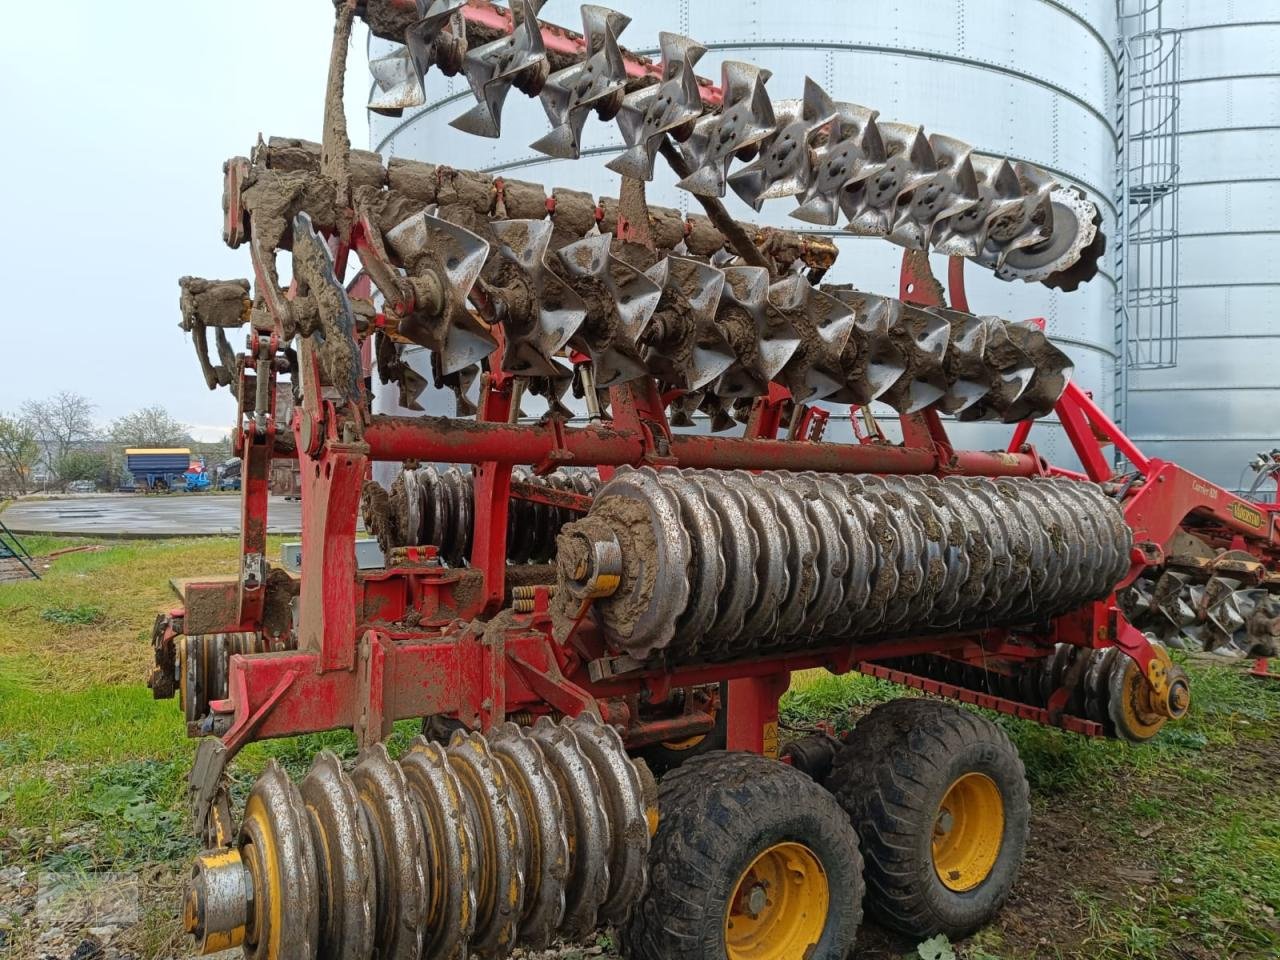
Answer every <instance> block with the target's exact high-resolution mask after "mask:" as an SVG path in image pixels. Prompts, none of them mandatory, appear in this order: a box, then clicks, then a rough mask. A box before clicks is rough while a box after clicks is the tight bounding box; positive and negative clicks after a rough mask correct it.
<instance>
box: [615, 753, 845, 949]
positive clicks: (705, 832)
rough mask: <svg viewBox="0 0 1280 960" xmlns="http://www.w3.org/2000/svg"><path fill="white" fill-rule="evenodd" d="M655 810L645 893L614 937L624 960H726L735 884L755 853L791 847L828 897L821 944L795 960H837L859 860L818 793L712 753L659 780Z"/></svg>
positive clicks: (788, 774) (787, 772)
mask: <svg viewBox="0 0 1280 960" xmlns="http://www.w3.org/2000/svg"><path fill="white" fill-rule="evenodd" d="M658 803H659V810H660V813H661V819H660V821H659V825H658V832H657V834H656V835H655V836H654V838H653V845H652V847H651V849H650V853H649V887H648V890H647V891H646V892H645V895H644V897H643V898H641V900H640V902H639V903H637V904H636V907H635V909H634V910H633V911H632V913H631V916H630V918H629V919H628V921H627V923H626V924H625V925H624V926H623V927H622V929H621V931H620V932H621V941H622V942H621V947H622V954H623V956H624V957H626V958H628V960H705V958H707V957H724V956H726V948H725V936H724V934H725V915H726V911H727V909H728V907H729V901H730V898H731V897H732V896H733V893H734V890H735V888H736V886H737V883H738V880H739V878H740V877H741V876H742V874H743V873H744V872H745V871H746V869H747V867H748V866H749V865H750V864H751V863H752V862H753V861H754V860H755V859H756V857H757V856H758V855H759V854H760V853H762V852H763V851H764V850H766V849H768V848H769V847H771V846H773V845H774V844H777V843H783V842H788V841H791V842H797V843H803V844H804V845H805V846H806V847H808V848H809V850H810V851H811V852H812V853H813V854H814V856H815V857H816V858H817V859H818V861H819V863H820V864H821V866H822V869H823V871H824V872H825V873H826V876H827V883H828V889H829V891H830V896H831V900H830V908H829V910H828V914H827V919H826V923H825V926H824V927H823V931H822V935H821V936H820V938H819V940H818V943H817V945H816V946H815V947H813V948H812V949H810V950H808V951H806V952H805V953H804V960H845V958H846V957H847V956H848V955H849V953H850V951H851V950H852V949H853V943H854V939H855V938H856V936H857V932H858V926H859V924H860V923H861V922H862V895H863V887H862V857H861V856H860V855H859V853H858V837H857V834H856V833H855V832H854V830H853V828H852V826H851V825H850V823H849V819H848V817H847V816H846V815H845V814H844V811H842V810H841V809H840V807H839V805H838V804H837V803H836V802H835V800H834V799H833V798H832V796H831V795H830V794H829V793H827V791H825V790H824V789H822V787H820V786H818V785H817V784H816V783H814V782H813V781H812V780H811V779H809V778H808V777H807V776H805V775H804V774H803V773H800V772H799V771H798V770H793V769H791V767H789V766H787V765H786V764H784V763H779V762H778V761H776V760H770V759H768V758H766V757H761V756H758V755H756V754H751V753H726V752H723V751H720V752H715V753H707V754H703V755H702V756H699V757H694V758H693V759H691V760H690V761H689V762H687V763H685V764H683V765H682V766H680V767H679V768H677V769H676V770H673V771H671V772H670V773H669V774H667V776H665V777H664V778H663V779H662V781H661V783H660V785H659V800H658ZM796 960H801V957H799V956H797V957H796Z"/></svg>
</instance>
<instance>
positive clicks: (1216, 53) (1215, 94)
mask: <svg viewBox="0 0 1280 960" xmlns="http://www.w3.org/2000/svg"><path fill="white" fill-rule="evenodd" d="M1164 26H1165V28H1167V29H1176V30H1178V31H1179V32H1180V35H1181V64H1180V65H1181V83H1180V85H1179V92H1180V95H1181V102H1180V111H1179V130H1180V133H1179V138H1178V140H1179V143H1178V147H1179V159H1180V162H1181V170H1180V173H1179V183H1180V185H1179V207H1180V210H1179V221H1180V224H1179V229H1180V233H1181V239H1180V241H1179V244H1178V257H1179V263H1178V270H1179V276H1178V281H1179V285H1180V290H1179V308H1178V340H1179V342H1178V351H1177V359H1178V362H1177V365H1176V366H1174V367H1172V368H1169V369H1164V370H1147V371H1138V370H1135V371H1132V372H1131V373H1130V380H1129V430H1130V432H1131V433H1132V434H1133V436H1134V437H1135V439H1137V440H1138V442H1139V445H1140V446H1141V447H1142V448H1143V449H1144V450H1145V451H1147V452H1148V453H1149V454H1151V455H1153V456H1158V457H1161V458H1163V459H1166V460H1172V461H1175V462H1177V463H1180V464H1182V465H1184V466H1186V467H1187V468H1188V469H1190V470H1193V471H1195V472H1196V473H1198V474H1201V475H1202V476H1204V477H1207V478H1208V479H1210V480H1213V481H1215V482H1217V483H1220V484H1222V485H1224V486H1226V487H1228V488H1232V489H1234V488H1236V487H1237V486H1238V485H1240V484H1241V482H1242V477H1243V483H1244V485H1245V486H1247V485H1248V482H1249V477H1251V475H1248V474H1243V470H1244V467H1245V463H1246V462H1247V461H1248V459H1249V458H1250V456H1251V455H1252V454H1253V453H1254V452H1255V451H1257V450H1265V449H1270V448H1271V447H1274V446H1277V445H1280V429H1278V428H1277V426H1276V423H1275V419H1276V414H1275V411H1276V410H1277V408H1278V406H1280V376H1278V375H1277V370H1280V310H1277V306H1276V303H1277V299H1278V298H1280V174H1277V169H1278V160H1277V158H1280V72H1277V71H1280V0H1248V2H1243V0H1235V2H1230V0H1219V2H1213V3H1207V2H1205V0H1166V2H1165V4H1164Z"/></svg>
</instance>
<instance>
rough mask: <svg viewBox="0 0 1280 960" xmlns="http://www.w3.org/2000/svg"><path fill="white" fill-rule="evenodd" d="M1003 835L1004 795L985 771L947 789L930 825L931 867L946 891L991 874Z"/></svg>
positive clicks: (961, 890) (973, 883) (959, 889)
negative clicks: (931, 828) (931, 827)
mask: <svg viewBox="0 0 1280 960" xmlns="http://www.w3.org/2000/svg"><path fill="white" fill-rule="evenodd" d="M1003 838H1004V798H1003V797H1001V796H1000V788H999V787H997V786H996V783H995V781H994V780H992V779H991V778H990V777H988V776H987V775H986V774H985V773H966V774H964V775H963V776H961V777H960V778H959V779H957V780H956V781H955V782H954V783H952V784H951V786H950V787H949V788H948V789H947V792H946V795H945V796H943V798H942V803H940V804H939V805H938V815H937V817H936V818H935V820H934V824H933V867H934V869H935V870H937V871H938V879H940V880H941V881H942V883H943V885H944V886H946V887H947V889H948V890H954V891H955V892H956V893H964V892H965V891H966V890H972V889H973V888H974V887H976V886H978V885H979V884H980V883H982V881H984V880H986V879H987V877H989V876H990V875H991V871H992V869H993V868H994V867H995V865H996V859H997V858H998V857H999V856H1000V843H1001V840H1002V839H1003Z"/></svg>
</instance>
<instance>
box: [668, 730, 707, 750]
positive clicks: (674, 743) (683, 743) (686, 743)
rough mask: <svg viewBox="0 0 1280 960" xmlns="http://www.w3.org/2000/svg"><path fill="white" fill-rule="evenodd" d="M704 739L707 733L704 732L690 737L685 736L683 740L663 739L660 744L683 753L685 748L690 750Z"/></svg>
mask: <svg viewBox="0 0 1280 960" xmlns="http://www.w3.org/2000/svg"><path fill="white" fill-rule="evenodd" d="M705 739H707V735H706V734H705V733H699V734H695V735H694V736H692V737H686V738H685V739H683V740H664V741H663V742H662V745H663V746H664V747H665V748H666V749H668V750H674V751H676V752H678V753H683V752H684V751H685V750H692V749H693V748H694V747H696V746H697V745H698V744H700V743H701V742H702V741H703V740H705Z"/></svg>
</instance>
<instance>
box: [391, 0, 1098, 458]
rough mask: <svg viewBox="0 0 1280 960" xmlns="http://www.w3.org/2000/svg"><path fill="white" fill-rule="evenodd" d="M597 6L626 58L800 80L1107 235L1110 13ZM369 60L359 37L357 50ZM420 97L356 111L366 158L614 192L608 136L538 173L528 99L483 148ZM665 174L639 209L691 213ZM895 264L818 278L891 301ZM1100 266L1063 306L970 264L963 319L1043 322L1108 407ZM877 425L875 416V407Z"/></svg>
mask: <svg viewBox="0 0 1280 960" xmlns="http://www.w3.org/2000/svg"><path fill="white" fill-rule="evenodd" d="M613 6H615V7H617V8H619V9H620V10H621V11H622V12H624V13H626V14H628V15H629V16H631V18H632V23H631V25H630V26H629V27H628V28H627V29H626V31H625V32H624V34H623V36H622V38H621V42H622V43H623V45H624V46H627V47H629V48H630V49H632V50H635V51H637V52H641V53H646V54H653V53H655V52H656V47H657V38H658V32H659V31H660V30H669V31H675V32H678V33H684V34H687V35H688V36H691V37H693V38H695V39H696V40H698V41H700V42H701V43H703V44H704V45H706V46H707V47H708V53H707V54H706V56H704V57H703V59H702V60H701V61H700V62H699V64H698V71H699V73H700V74H702V75H703V76H709V77H712V78H714V79H716V80H717V81H718V79H719V75H720V62H721V61H722V60H726V59H739V60H748V61H751V62H754V63H757V64H759V65H761V66H764V67H767V68H768V69H770V70H772V71H773V77H772V79H771V80H770V81H769V84H768V90H769V92H770V94H771V95H772V97H773V98H774V99H775V100H777V99H784V98H796V97H799V96H801V94H802V90H803V83H804V77H805V75H806V74H807V75H809V76H812V77H813V78H814V79H815V80H816V81H818V82H819V83H820V84H821V85H822V86H823V87H824V88H825V89H826V90H827V92H828V93H829V94H830V95H831V96H832V97H833V98H834V99H836V100H848V101H853V102H855V103H861V104H865V105H867V106H870V107H874V108H876V109H879V110H880V112H881V116H882V118H884V119H892V120H899V121H904V122H910V123H919V124H923V125H924V127H925V129H926V130H927V131H931V132H939V133H947V134H950V135H952V136H956V137H959V138H961V139H963V140H966V141H968V142H970V143H972V144H974V145H975V146H976V147H977V148H979V149H980V150H981V151H984V152H989V153H996V154H1003V155H1007V156H1011V157H1014V158H1018V159H1025V160H1029V161H1032V162H1035V163H1038V164H1041V165H1043V166H1045V167H1047V168H1048V169H1050V170H1052V171H1054V172H1055V173H1056V174H1058V175H1059V176H1060V177H1062V178H1063V179H1064V180H1067V181H1070V182H1074V183H1078V184H1081V185H1083V186H1084V187H1085V188H1086V189H1087V190H1088V192H1089V194H1090V196H1092V197H1093V199H1094V200H1095V201H1096V202H1098V203H1100V204H1101V206H1102V207H1103V209H1104V211H1105V217H1106V224H1105V229H1106V230H1107V232H1108V235H1109V236H1114V216H1115V211H1114V207H1113V205H1112V201H1111V194H1112V190H1113V188H1114V165H1115V157H1116V146H1115V140H1114V134H1113V125H1112V115H1113V107H1112V103H1113V99H1114V96H1115V77H1116V74H1115V65H1114V60H1113V55H1112V52H1111V44H1112V42H1113V40H1114V37H1115V35H1116V21H1115V7H1114V0H1071V2H1065V0H917V2H914V3H903V2H892V0H862V2H858V3H850V2H848V0H806V2H804V3H785V2H779V0H732V2H723V3H712V2H706V0H663V2H652V0H650V2H643V3H642V2H636V0H615V3H614V4H613ZM542 17H543V19H545V20H548V21H550V22H553V23H560V24H563V25H566V26H573V27H577V26H578V24H579V14H578V6H577V4H575V3H570V2H568V0H551V2H550V3H548V4H547V5H546V6H545V7H544V8H543V11H542ZM386 49H387V45H386V44H385V43H383V42H381V41H377V40H375V41H373V44H372V46H371V48H370V53H371V55H373V56H377V55H379V54H380V53H382V52H383V51H385V50H386ZM428 99H429V103H428V105H427V106H426V107H424V108H422V109H421V110H419V111H417V112H415V113H413V114H406V115H405V116H404V117H403V118H400V119H394V120H393V119H387V118H383V117H378V116H371V118H370V125H371V135H370V140H371V147H372V149H374V150H376V151H379V152H381V153H382V154H383V155H384V157H388V156H403V157H411V158H414V159H419V160H426V161H432V162H437V163H447V164H450V165H452V166H455V167H469V168H475V169H480V170H485V171H489V172H494V173H498V172H500V173H502V174H504V175H506V176H509V177H514V178H517V179H524V180H531V181H536V182H539V183H542V184H544V185H546V186H548V187H553V186H563V187H571V188H576V189H581V190H588V191H591V192H592V193H593V194H594V195H596V196H617V190H618V178H617V176H616V175H615V174H613V173H611V172H610V171H608V170H606V169H605V166H604V165H605V163H606V162H607V161H608V160H609V159H610V158H611V157H612V156H614V155H615V154H616V152H617V151H618V149H619V144H620V143H621V141H620V138H619V135H618V130H617V127H616V125H615V124H605V123H602V122H600V121H599V120H598V119H596V118H595V117H592V118H591V120H589V121H588V124H587V131H586V135H585V137H584V148H585V149H584V156H583V158H582V159H581V160H578V161H557V160H549V159H547V158H546V157H543V156H541V155H540V154H538V153H536V152H535V151H533V150H531V149H529V148H528V147H527V146H526V145H527V144H530V143H532V142H534V141H535V140H537V139H538V138H539V137H541V136H542V135H543V134H544V133H545V132H546V130H547V121H546V116H545V114H544V113H543V111H542V108H541V106H540V105H539V104H538V103H537V102H536V101H531V100H528V99H527V98H525V97H524V96H523V95H521V94H519V93H518V92H513V93H512V94H511V96H510V97H509V99H508V100H507V105H506V109H505V112H504V114H503V133H502V138H501V139H500V140H492V141H491V140H483V139H478V138H475V137H470V136H467V135H464V134H461V133H458V132H457V131H455V130H453V129H452V128H450V127H449V125H448V121H449V120H450V119H452V118H453V117H455V116H457V115H458V114H460V113H462V112H463V110H464V109H466V108H467V107H468V106H469V105H470V104H471V102H472V101H471V95H470V93H469V92H468V90H467V85H466V83H465V81H464V80H463V79H462V78H461V77H456V78H453V79H449V78H445V77H443V76H442V75H440V74H432V75H430V77H429V78H428ZM675 179H676V178H675V177H673V176H672V175H671V174H670V171H668V170H666V169H665V168H664V166H663V163H662V161H659V163H658V175H657V177H656V180H655V182H654V183H653V184H651V185H650V189H649V192H648V196H649V200H650V202H651V203H652V204H654V205H662V206H673V207H680V208H681V209H684V210H688V209H690V207H691V205H692V206H693V208H694V209H697V205H696V201H695V200H693V198H691V197H689V196H688V195H687V194H685V193H683V192H682V191H680V190H677V189H676V188H675V187H674V182H675ZM727 202H728V203H729V206H730V209H731V211H732V212H733V213H734V215H735V216H739V217H741V218H743V219H749V220H758V221H765V222H769V223H774V224H778V225H782V226H787V227H790V228H792V229H805V228H806V225H805V224H803V223H801V222H800V221H797V220H793V219H790V218H789V217H788V216H787V214H788V212H789V211H790V210H791V209H793V207H794V203H792V202H791V201H789V200H774V201H770V202H769V203H767V204H766V206H765V209H764V211H763V212H762V213H761V214H759V215H757V214H756V213H755V212H754V211H752V210H751V209H750V208H749V207H747V206H746V205H745V204H743V203H741V202H739V201H738V200H737V198H736V197H734V196H732V195H730V197H729V199H728V201H727ZM835 235H836V236H837V237H841V235H840V234H838V233H837V234H835ZM901 253H902V251H901V248H898V247H895V246H893V245H891V244H889V243H888V242H886V241H883V240H866V239H855V238H852V237H843V238H842V239H841V255H840V259H839V261H838V262H837V264H836V267H835V269H834V270H833V271H832V273H831V274H830V279H831V280H833V281H839V282H846V281H847V282H853V283H855V284H857V285H858V286H860V287H862V288H864V289H868V290H872V291H875V292H878V293H887V294H891V295H896V293H897V286H898V283H897V280H898V267H899V264H900V258H901ZM934 270H935V272H936V273H937V274H938V275H939V276H940V277H945V270H946V264H945V261H943V260H942V259H940V258H936V257H935V259H934ZM1103 270H1104V274H1103V275H1102V276H1099V277H1098V278H1097V279H1095V280H1094V281H1093V282H1092V283H1090V284H1088V285H1087V286H1085V287H1082V288H1081V289H1080V290H1079V291H1078V292H1076V293H1074V294H1070V295H1063V294H1060V293H1058V292H1056V291H1050V290H1048V289H1046V288H1045V287H1043V286H1042V285H1040V284H1024V283H1021V282H1016V283H1005V282H1003V281H999V280H996V279H995V278H994V277H992V276H991V275H990V274H989V273H988V272H987V271H984V270H981V269H980V268H976V267H973V268H971V269H970V270H969V271H968V277H969V295H970V305H971V306H972V308H973V309H974V310H975V311H977V312H980V313H989V314H996V315H1000V316H1003V317H1006V318H1011V319H1025V318H1028V317H1044V318H1046V320H1047V321H1048V330H1049V332H1050V333H1051V334H1052V335H1053V336H1054V337H1055V338H1056V339H1057V341H1058V342H1059V343H1060V344H1061V345H1062V346H1063V347H1064V348H1065V349H1066V350H1067V352H1068V353H1069V354H1070V355H1071V357H1072V359H1073V360H1074V362H1075V364H1076V373H1075V377H1076V380H1077V381H1078V382H1079V383H1081V384H1083V385H1084V386H1085V387H1086V388H1088V389H1091V390H1093V391H1095V395H1096V396H1098V397H1099V399H1100V400H1101V402H1102V403H1103V404H1104V405H1106V406H1107V407H1108V408H1109V406H1110V404H1111V402H1112V374H1113V364H1114V357H1115V353H1114V313H1113V297H1114V292H1115V286H1114V281H1113V280H1112V278H1111V276H1110V272H1109V258H1108V261H1107V262H1104V265H1103ZM432 402H433V403H434V402H438V401H432ZM451 405H452V404H451V402H450V403H449V404H448V405H447V406H449V407H451ZM879 412H883V413H884V414H885V415H886V419H889V418H891V417H892V411H888V410H885V411H879ZM832 424H833V426H832V428H831V429H829V432H828V437H831V438H833V439H844V438H847V437H848V436H849V427H848V410H847V408H843V409H840V410H838V411H835V415H834V416H833V418H832ZM1008 430H1009V428H1007V427H999V426H985V425H983V426H976V427H970V426H963V427H962V426H957V428H956V429H955V430H954V432H953V436H954V438H955V439H956V440H957V442H958V443H959V445H962V446H967V447H978V448H984V447H994V446H1001V445H1003V443H1004V442H1005V441H1006V440H1007V437H1008ZM1033 439H1035V440H1036V442H1037V443H1038V445H1039V446H1040V447H1041V449H1042V451H1043V452H1045V453H1046V454H1047V455H1048V456H1049V457H1050V458H1051V459H1053V460H1055V461H1057V462H1063V463H1073V462H1074V457H1073V456H1072V454H1071V452H1070V449H1069V447H1068V446H1067V444H1066V443H1065V441H1064V440H1063V439H1062V438H1061V436H1060V432H1059V431H1058V429H1057V428H1056V427H1053V426H1049V427H1047V428H1045V427H1041V428H1037V431H1036V432H1035V433H1034V434H1033Z"/></svg>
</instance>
